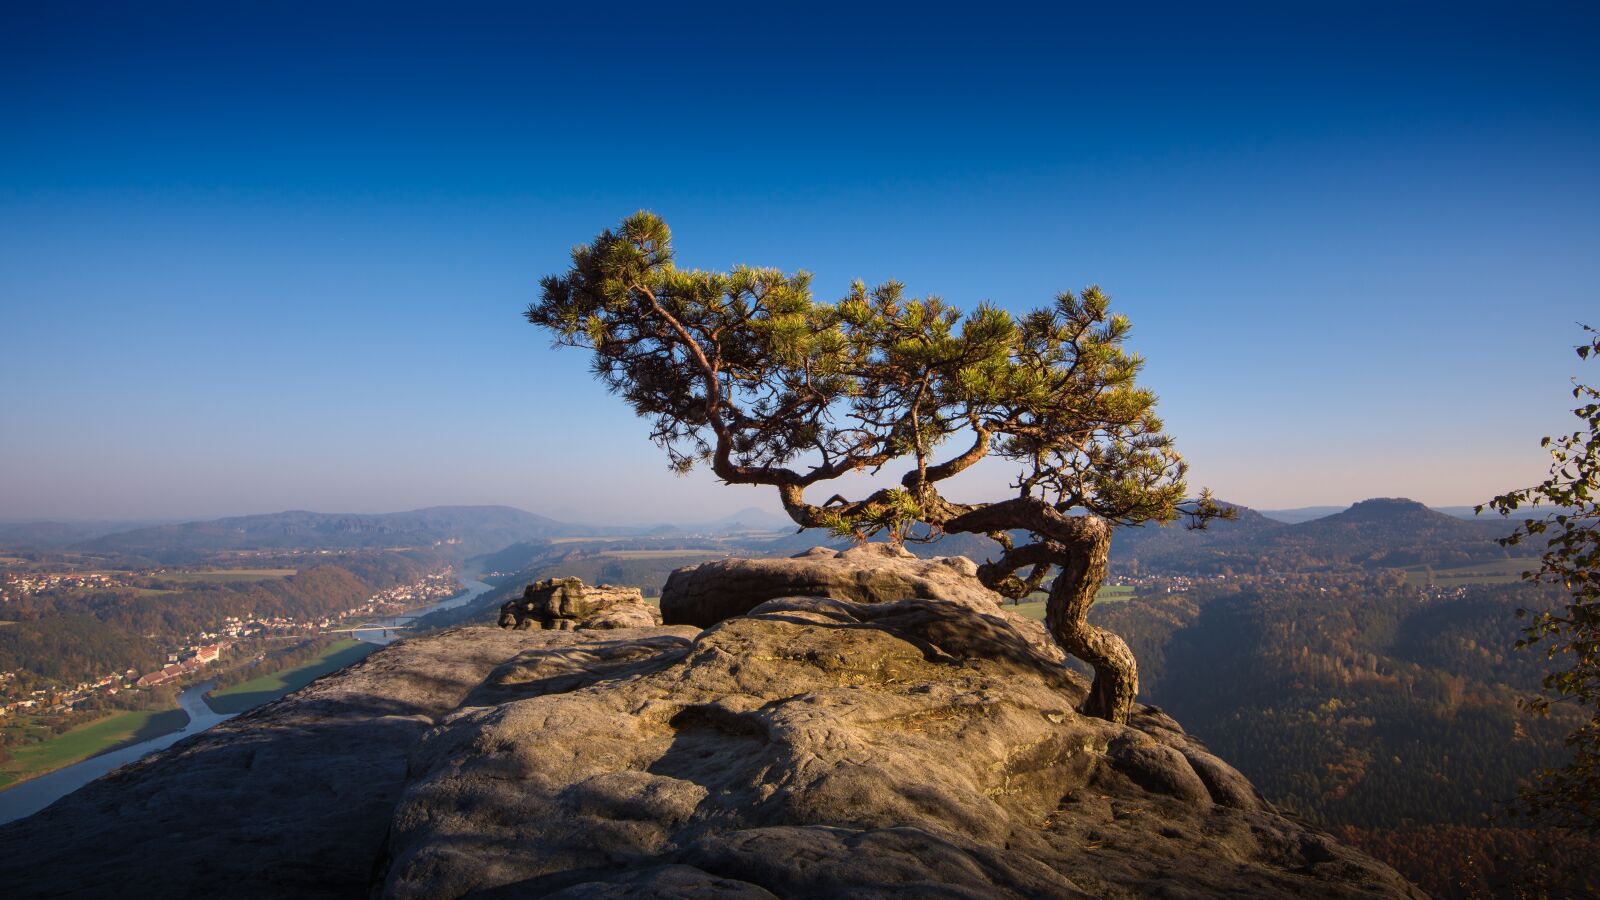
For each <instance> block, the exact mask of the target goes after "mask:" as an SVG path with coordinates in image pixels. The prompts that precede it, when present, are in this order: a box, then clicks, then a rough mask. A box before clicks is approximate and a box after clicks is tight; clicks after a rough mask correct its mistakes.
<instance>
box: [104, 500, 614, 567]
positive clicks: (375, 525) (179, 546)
mask: <svg viewBox="0 0 1600 900" xmlns="http://www.w3.org/2000/svg"><path fill="white" fill-rule="evenodd" d="M574 530H578V531H582V530H583V529H582V528H581V526H572V525H567V524H565V523H562V522H557V521H556V520H554V519H550V518H546V517H544V516H540V515H536V514H534V513H530V512H524V511H523V510H520V509H513V508H512V507H509V506H434V507H429V508H428V509H418V510H412V511H410V512H399V513H381V514H376V515H363V514H355V513H315V512H306V511H303V510H294V511H290V512H281V513H270V514H266V515H255V516H238V517H234V518H228V519H216V520H213V521H209V522H185V523H181V524H176V525H160V526H156V527H152V528H138V529H135V530H133V531H125V532H121V533H118V534H110V535H105V536H102V537H97V538H93V539H91V540H87V541H83V542H80V543H78V544H76V545H75V547H74V549H79V550H86V551H93V552H100V553H128V554H137V555H140V556H147V557H150V558H152V559H158V560H162V561H172V562H176V561H182V560H183V559H186V558H192V557H193V556H194V555H196V554H204V553H213V552H217V551H223V550H257V549H259V550H286V549H293V548H301V549H315V550H355V549H372V548H384V547H434V546H437V547H439V548H441V549H444V550H447V551H451V552H454V553H457V554H460V555H463V556H468V555H474V554H478V553H486V552H491V551H494V550H499V549H501V548H502V547H505V546H507V545H510V544H514V543H517V542H519V541H528V540H532V539H535V538H543V537H551V536H556V535H561V534H565V533H569V532H572V531H574Z"/></svg>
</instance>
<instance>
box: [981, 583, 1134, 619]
mask: <svg viewBox="0 0 1600 900" xmlns="http://www.w3.org/2000/svg"><path fill="white" fill-rule="evenodd" d="M1094 599H1095V602H1096V603H1115V602H1116V601H1118V600H1131V599H1133V588H1132V587H1130V586H1128V585H1125V584H1108V585H1106V586H1104V587H1102V588H1100V593H1098V594H1096V595H1095V597H1094ZM1044 600H1045V593H1044V591H1034V592H1033V593H1031V594H1029V595H1028V599H1027V600H1024V601H1023V602H1021V603H1018V604H1017V605H1015V606H1013V605H1011V604H1009V603H1007V604H1006V607H1005V608H1006V609H1009V610H1011V611H1012V612H1014V613H1021V614H1022V615H1024V616H1027V617H1028V618H1030V619H1038V620H1039V621H1041V622H1043V621H1044Z"/></svg>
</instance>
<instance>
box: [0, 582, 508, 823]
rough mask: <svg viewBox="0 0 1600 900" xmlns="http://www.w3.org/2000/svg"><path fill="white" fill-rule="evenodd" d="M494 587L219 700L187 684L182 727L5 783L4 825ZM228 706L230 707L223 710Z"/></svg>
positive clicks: (475, 585) (359, 634)
mask: <svg viewBox="0 0 1600 900" xmlns="http://www.w3.org/2000/svg"><path fill="white" fill-rule="evenodd" d="M488 590H490V586H489V585H487V584H485V583H483V582H481V581H471V580H469V581H467V583H466V590H465V591H463V592H461V593H460V594H457V595H455V596H453V597H450V598H447V599H445V600H441V601H438V602H436V603H431V604H429V605H427V606H424V607H422V608H421V609H418V610H415V611H413V612H412V613H410V614H407V615H403V616H392V617H387V618H384V619H379V620H378V621H377V622H376V623H373V624H371V625H370V626H369V627H367V628H362V629H359V630H357V631H356V632H353V633H352V636H353V637H354V638H356V640H346V641H338V642H336V643H334V644H332V645H330V647H329V650H330V651H332V652H331V653H324V654H323V655H322V656H320V657H319V658H318V659H317V660H314V661H312V662H311V663H306V664H302V665H300V666H296V667H295V668H294V669H290V670H286V671H283V672H279V673H276V674H273V675H266V676H262V677H261V678H257V679H252V680H251V681H247V682H243V683H241V684H236V685H232V686H230V687H228V688H225V689H223V690H220V691H217V692H216V698H217V699H215V700H213V698H212V697H210V696H208V694H210V692H211V690H212V688H214V687H216V684H215V682H206V683H204V684H199V685H195V686H193V687H190V688H186V689H185V690H184V691H183V692H182V693H180V694H179V695H178V704H179V706H180V707H181V710H178V711H175V712H176V713H177V714H178V715H185V714H187V715H186V722H187V724H182V725H181V727H180V728H179V729H178V730H168V731H166V732H164V733H161V734H159V736H155V737H153V738H152V739H148V740H145V739H143V735H139V737H140V738H141V739H140V740H138V741H137V742H131V741H125V742H124V743H123V744H122V745H117V746H112V747H108V748H106V749H103V750H101V751H99V752H98V753H97V754H95V755H90V756H88V757H87V758H81V757H80V758H79V761H77V762H70V761H63V762H61V763H60V764H59V767H58V768H56V769H55V770H53V771H49V772H46V773H44V774H41V775H37V776H35V777H32V778H30V779H28V780H27V781H16V782H14V783H12V784H11V786H9V787H7V786H5V785H4V784H0V824H4V823H6V822H11V821H14V820H16V819H20V818H23V817H25V816H29V815H32V814H33V813H36V812H38V811H39V810H41V809H44V808H45V807H46V806H48V805H50V804H51V803H53V802H55V801H56V800H58V799H60V798H61V797H62V796H65V795H66V794H69V793H71V792H73V791H75V790H77V789H78V788H80V787H83V786H84V785H86V784H88V783H89V782H91V781H93V780H94V779H96V778H99V777H100V776H102V775H105V774H106V773H108V772H110V771H111V770H113V769H115V768H117V767H118V766H122V765H126V764H127V763H130V762H133V761H134V760H137V759H139V758H141V757H143V756H145V755H147V754H150V753H153V752H155V751H157V750H162V749H164V748H166V747H169V746H171V745H172V744H174V743H177V742H178V741H179V740H181V739H182V738H184V737H187V736H190V735H194V734H199V733H200V732H202V731H204V730H206V729H207V728H210V727H211V726H213V725H215V724H217V723H218V722H221V721H224V720H226V719H229V718H232V716H233V715H235V713H234V712H233V711H232V710H234V709H249V708H252V707H255V706H258V705H260V704H262V703H265V702H267V701H269V700H275V699H277V698H279V697H281V696H283V695H285V694H288V693H291V692H293V691H295V690H298V689H300V688H302V687H304V686H305V685H307V684H309V683H311V682H312V681H315V680H316V679H317V678H320V677H322V676H323V675H326V674H328V673H330V672H333V671H336V670H338V669H342V668H344V667H346V666H348V665H350V664H351V663H353V662H356V661H358V660H360V659H362V658H364V657H365V656H366V655H367V654H369V653H372V652H374V651H376V650H378V649H380V648H381V647H382V646H383V645H385V644H388V643H390V642H392V641H396V640H399V639H400V638H403V637H408V636H410V635H411V634H413V631H412V630H411V629H412V628H413V627H414V626H413V622H414V621H415V619H416V618H418V617H421V616H425V615H427V614H429V613H431V612H434V611H437V610H440V609H448V608H451V607H456V606H461V605H463V604H467V603H470V602H472V601H473V600H474V599H476V598H477V597H479V596H481V595H482V594H483V593H484V592H485V591H488ZM224 709H226V710H228V711H227V712H223V711H221V710H224ZM100 721H105V720H100ZM175 721H180V722H182V721H184V720H175ZM95 724H99V723H98V722H96V723H90V725H95ZM83 727H85V728H87V727H89V726H83Z"/></svg>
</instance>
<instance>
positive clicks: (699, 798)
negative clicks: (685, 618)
mask: <svg viewBox="0 0 1600 900" xmlns="http://www.w3.org/2000/svg"><path fill="white" fill-rule="evenodd" d="M1025 624H1027V620H1025V619H1021V617H1016V616H1009V615H1000V614H996V613H995V612H986V611H982V610H981V609H980V605H979V604H976V603H972V604H965V603H956V602H947V601H940V600H928V599H916V598H914V599H907V600H901V601H896V602H872V603H868V602H854V601H850V600H841V599H834V598H825V597H802V598H780V599H772V600H769V601H767V602H764V603H762V604H761V605H760V606H759V607H757V608H756V609H754V610H753V611H752V612H751V613H750V614H749V615H746V616H742V617H738V618H734V619H730V620H728V621H725V622H722V623H720V624H718V625H717V626H715V627H713V628H710V629H707V630H705V631H700V630H698V629H695V628H690V627H676V628H670V627H669V628H634V629H627V630H613V631H598V630H582V631H555V630H550V631H544V630H536V631H515V630H499V629H490V628H481V627H480V628H465V629H457V630H453V631H447V632H443V633H441V634H439V635H435V636H430V637H424V638H415V639H412V640H408V641H402V642H400V643H398V644H395V645H394V646H392V647H390V648H388V649H386V650H383V651H380V652H378V653H376V654H374V655H373V656H371V657H369V658H368V659H367V660H366V661H364V662H362V663H359V664H357V665H356V666H353V667H352V668H350V669H348V670H345V671H344V672H341V673H338V674H336V675H333V676H329V677H327V678H324V679H322V680H320V681H318V682H315V683H313V684H312V685H311V686H309V687H308V688H306V689H304V690H302V691H300V692H297V693H295V694H292V695H290V696H289V697H287V698H285V699H284V700H281V701H278V702H276V703H273V704H270V705H268V706H266V707H263V708H262V709H260V710H257V711H254V712H252V713H248V714H246V715H244V716H241V717H239V718H238V719H234V720H232V721H230V722H228V723H225V724H223V725H221V726H218V727H217V728H216V729H213V730H212V731H210V732H207V733H206V734H203V735H200V736H197V737H195V738H191V739H189V740H187V741H184V742H181V743H179V744H177V745H175V746H174V747H173V748H171V749H169V750H167V751H165V752H163V753H160V754H157V755H155V756H154V757H151V758H149V759H147V760H145V761H142V762H140V763H138V764H136V765H134V766H131V767H128V768H125V769H123V770H121V771H119V772H118V773H115V774H113V775H112V776H110V777H108V778H106V779H103V780H102V781H100V782H97V783H96V784H94V785H91V786H90V787H89V788H86V789H85V790H83V791H80V792H79V793H77V794H75V795H72V796H71V797H68V798H66V799H65V800H63V801H62V802H60V803H58V804H56V805H55V806H53V807H51V808H50V809H48V810H46V811H45V812H43V813H41V814H39V815H38V816H35V817H33V818H31V819H27V820H23V821H21V822H18V823H14V824H12V825H10V826H6V827H3V828H0V884H5V885H6V886H7V895H8V896H16V897H34V896H105V895H114V894H125V893H127V892H128V891H129V886H130V885H133V886H139V885H156V886H159V890H160V892H161V893H162V894H163V895H170V896H212V895H217V894H227V895H228V896H237V897H256V896H282V895H293V896H309V897H325V896H374V895H382V896H390V897H402V898H409V897H418V898H420V897H427V898H440V897H460V896H465V895H467V894H474V895H481V896H485V897H491V896H507V897H509V896H518V897H523V896H526V897H562V898H578V897H603V898H621V897H701V896H709V897H727V898H757V897H759V898H769V897H785V898H806V897H817V898H822V897H835V896H851V897H889V896H895V897H903V896H944V897H969V898H990V897H1013V898H1017V897H1044V898H1049V897H1114V898H1115V897H1147V896H1186V897H1200V896H1224V895H1226V896H1238V895H1246V896H1274V897H1297V896H1298V897H1403V896H1409V897H1418V896H1420V894H1418V893H1417V892H1415V890H1414V889H1412V888H1411V887H1410V886H1409V885H1407V884H1406V883H1405V882H1404V881H1403V880H1401V879H1400V877H1399V876H1398V875H1396V874H1395V873H1394V872H1393V871H1392V870H1390V869H1388V868H1386V867H1384V866H1382V865H1380V864H1378V863H1376V862H1374V861H1372V860H1371V859H1369V858H1367V857H1365V856H1363V855H1361V854H1359V853H1357V852H1355V851H1353V850H1350V849H1349V848H1346V847H1344V846H1342V845H1339V844H1338V843H1337V842H1335V841H1333V840H1332V839H1331V838H1329V837H1327V836H1326V835H1323V834H1320V833H1317V832H1314V831H1312V830H1310V829H1308V828H1306V827H1305V826H1303V825H1301V824H1299V823H1297V822H1294V821H1292V820H1290V819H1288V818H1285V817H1283V816H1281V815H1279V814H1278V813H1277V812H1276V811H1274V810H1273V809H1272V808H1271V807H1270V806H1268V805H1266V804H1264V803H1260V802H1259V801H1258V799H1257V798H1256V797H1255V794H1254V791H1253V789H1251V788H1249V786H1248V782H1246V781H1244V780H1243V777H1242V776H1238V774H1237V773H1236V772H1233V770H1231V769H1228V768H1226V764H1224V763H1222V762H1221V761H1220V760H1215V758H1214V757H1212V756H1210V755H1209V754H1208V753H1206V751H1205V750H1204V748H1203V747H1202V746H1200V744H1199V743H1198V742H1196V741H1194V740H1193V739H1192V738H1190V737H1189V736H1187V735H1185V734H1184V733H1183V731H1182V729H1181V728H1179V727H1178V726H1177V723H1175V722H1173V721H1172V720H1171V719H1170V718H1169V717H1167V716H1165V715H1163V714H1161V713H1159V712H1158V711H1156V710H1152V709H1149V708H1144V709H1141V710H1139V711H1138V714H1136V715H1135V716H1134V717H1133V719H1132V724H1131V725H1128V726H1123V725H1115V724H1112V723H1109V722H1106V721H1103V720H1099V719H1090V718H1085V717H1082V716H1080V715H1078V714H1077V713H1076V712H1074V707H1075V705H1076V703H1077V702H1078V701H1079V700H1080V699H1081V698H1082V696H1083V694H1084V692H1085V690H1086V686H1085V685H1084V683H1083V682H1082V680H1081V679H1079V678H1078V677H1077V676H1076V675H1074V674H1072V673H1071V672H1070V671H1068V670H1066V669H1065V668H1063V667H1062V666H1061V665H1060V663H1059V660H1058V659H1056V658H1053V657H1051V656H1050V655H1049V654H1047V653H1045V652H1043V651H1042V650H1041V649H1040V648H1039V647H1038V646H1036V645H1035V643H1034V642H1033V641H1032V639H1031V637H1030V635H1031V632H1029V631H1028V630H1027V629H1026V628H1025V627H1024V625H1025ZM1235 778H1237V779H1238V780H1237V782H1235V781H1234V779H1235ZM1219 785H1221V787H1219ZM1241 798H1247V799H1241Z"/></svg>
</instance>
